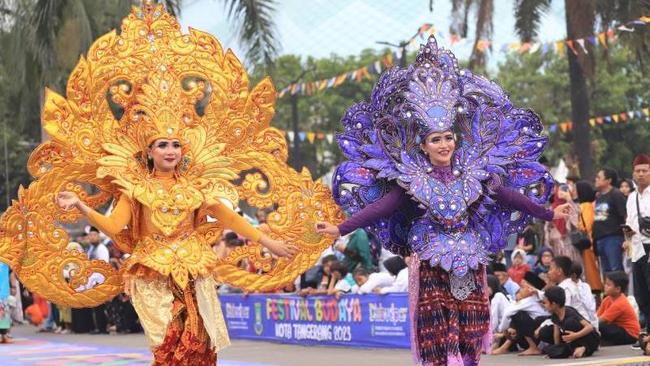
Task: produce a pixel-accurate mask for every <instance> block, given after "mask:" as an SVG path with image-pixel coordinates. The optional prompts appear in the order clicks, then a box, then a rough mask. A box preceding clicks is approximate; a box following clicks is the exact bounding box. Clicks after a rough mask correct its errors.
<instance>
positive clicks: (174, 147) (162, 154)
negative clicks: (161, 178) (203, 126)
mask: <svg viewBox="0 0 650 366" xmlns="http://www.w3.org/2000/svg"><path fill="white" fill-rule="evenodd" d="M181 155H182V152H181V143H180V141H178V140H176V139H172V140H168V139H157V140H155V141H154V142H153V143H152V144H151V146H150V148H149V156H150V157H151V159H152V160H153V166H154V168H155V169H156V170H158V171H160V172H170V171H172V170H174V169H176V165H178V162H179V161H180V160H181Z"/></svg>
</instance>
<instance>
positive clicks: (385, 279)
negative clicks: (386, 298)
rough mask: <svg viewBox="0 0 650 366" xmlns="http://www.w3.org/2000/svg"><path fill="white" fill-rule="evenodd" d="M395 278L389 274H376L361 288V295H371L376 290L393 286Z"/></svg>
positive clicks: (372, 274)
mask: <svg viewBox="0 0 650 366" xmlns="http://www.w3.org/2000/svg"><path fill="white" fill-rule="evenodd" d="M393 282H395V278H394V277H393V276H392V275H391V274H390V273H388V272H375V273H371V274H370V276H368V281H366V283H364V284H363V285H361V286H360V287H359V293H360V294H369V293H371V292H372V290H374V289H375V288H377V287H379V288H383V287H388V286H391V285H392V284H393Z"/></svg>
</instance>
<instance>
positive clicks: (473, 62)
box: [429, 0, 494, 70]
mask: <svg viewBox="0 0 650 366" xmlns="http://www.w3.org/2000/svg"><path fill="white" fill-rule="evenodd" d="M473 7H476V8H478V10H477V13H476V32H475V34H474V36H475V40H474V46H473V47H472V54H471V55H470V57H469V68H470V69H472V70H476V69H477V68H485V61H486V56H485V50H483V49H481V47H479V44H480V42H481V41H486V40H487V41H489V40H491V39H492V30H493V23H492V17H493V14H494V0H452V1H451V25H450V26H449V32H450V33H451V34H455V35H458V36H460V37H462V38H467V31H468V22H469V13H470V10H471V9H472V8H473ZM429 10H430V11H433V0H429Z"/></svg>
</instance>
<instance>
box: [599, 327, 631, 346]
mask: <svg viewBox="0 0 650 366" xmlns="http://www.w3.org/2000/svg"><path fill="white" fill-rule="evenodd" d="M598 330H600V336H601V337H602V339H603V341H605V342H607V343H609V344H611V345H613V346H619V345H622V344H633V343H635V342H636V341H637V339H636V338H634V337H632V336H631V335H630V333H628V332H627V331H625V329H623V328H621V327H619V326H618V325H616V324H611V323H603V322H600V323H598Z"/></svg>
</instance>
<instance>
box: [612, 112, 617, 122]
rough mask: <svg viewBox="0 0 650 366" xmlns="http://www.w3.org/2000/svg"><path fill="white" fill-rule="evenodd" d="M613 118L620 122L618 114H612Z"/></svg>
mask: <svg viewBox="0 0 650 366" xmlns="http://www.w3.org/2000/svg"><path fill="white" fill-rule="evenodd" d="M612 119H613V120H614V122H616V123H618V114H612Z"/></svg>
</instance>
